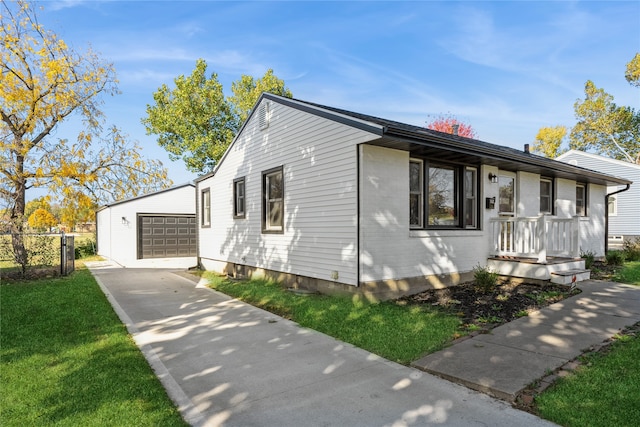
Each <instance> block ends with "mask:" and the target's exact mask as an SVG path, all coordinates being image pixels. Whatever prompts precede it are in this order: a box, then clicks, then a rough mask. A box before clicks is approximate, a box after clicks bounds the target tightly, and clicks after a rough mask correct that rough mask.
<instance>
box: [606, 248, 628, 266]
mask: <svg viewBox="0 0 640 427" xmlns="http://www.w3.org/2000/svg"><path fill="white" fill-rule="evenodd" d="M607 264H609V265H622V264H624V252H622V251H609V252H607Z"/></svg>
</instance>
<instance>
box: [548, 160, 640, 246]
mask: <svg viewBox="0 0 640 427" xmlns="http://www.w3.org/2000/svg"><path fill="white" fill-rule="evenodd" d="M557 160H559V161H561V162H565V163H569V164H571V165H576V166H581V167H583V168H587V169H592V170H595V171H599V172H603V173H606V174H610V175H614V176H619V177H622V178H625V179H627V180H629V181H633V183H634V184H632V185H631V186H630V188H629V189H628V190H626V191H624V190H625V187H620V186H610V187H608V188H607V193H608V194H612V193H616V194H612V195H611V196H609V197H608V200H607V202H608V203H607V214H608V227H609V228H608V234H609V244H610V245H612V246H620V245H621V244H622V242H623V241H625V240H635V239H637V238H640V165H637V164H634V163H630V162H623V161H621V160H615V159H610V158H608V157H603V156H599V155H597V154H592V153H585V152H584V151H577V150H570V151H567V152H566V153H564V154H562V155H561V156H559V157H558V158H557ZM620 190H623V191H620ZM618 191H620V192H618Z"/></svg>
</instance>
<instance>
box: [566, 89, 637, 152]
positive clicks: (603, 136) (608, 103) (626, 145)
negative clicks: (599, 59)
mask: <svg viewBox="0 0 640 427" xmlns="http://www.w3.org/2000/svg"><path fill="white" fill-rule="evenodd" d="M584 93H585V99H584V100H578V101H576V103H575V105H574V109H575V113H576V119H577V120H578V121H577V123H576V124H575V126H574V127H573V129H572V130H571V135H570V142H569V146H570V147H571V148H573V149H576V150H582V151H588V150H593V151H595V152H597V153H599V154H602V155H605V156H607V157H611V158H613V159H619V160H626V161H628V162H631V163H635V162H636V159H637V158H638V157H639V156H640V142H639V141H640V128H639V126H638V125H639V124H640V120H639V117H638V113H637V112H635V111H634V109H633V108H631V107H625V106H618V105H616V104H615V103H614V102H613V96H611V95H609V94H608V93H606V92H605V91H604V89H600V88H598V87H596V85H595V84H594V83H593V82H592V81H591V80H589V81H587V83H586V84H585V88H584Z"/></svg>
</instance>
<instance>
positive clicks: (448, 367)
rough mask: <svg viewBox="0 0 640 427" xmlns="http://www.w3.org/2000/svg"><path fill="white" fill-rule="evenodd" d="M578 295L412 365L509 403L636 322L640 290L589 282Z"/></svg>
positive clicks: (639, 309) (639, 311)
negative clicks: (534, 383) (586, 351)
mask: <svg viewBox="0 0 640 427" xmlns="http://www.w3.org/2000/svg"><path fill="white" fill-rule="evenodd" d="M579 287H580V289H582V293H581V294H580V295H578V296H575V297H573V298H569V299H567V300H564V301H561V302H559V303H556V304H552V305H550V306H548V307H545V308H543V309H541V310H539V311H537V312H535V313H532V314H530V315H529V316H527V317H522V318H520V319H518V320H515V321H513V322H510V323H507V324H504V325H502V326H499V327H497V328H495V329H493V330H492V331H491V332H490V333H488V334H482V335H477V336H475V337H473V338H470V339H467V340H463V341H461V342H460V343H458V344H455V345H453V346H451V347H448V348H446V349H444V350H442V351H439V352H436V353H432V354H430V355H428V356H426V357H424V358H422V359H420V360H418V361H416V362H414V363H413V364H412V365H413V366H414V367H417V368H419V369H422V370H425V371H427V372H431V373H434V374H437V375H439V376H441V377H443V378H446V379H449V380H451V381H454V382H456V383H459V384H463V385H466V386H467V387H470V388H472V389H474V390H479V391H483V392H487V393H490V394H492V395H494V396H497V397H500V398H502V399H506V400H509V401H513V400H514V399H515V397H516V396H517V395H518V393H519V392H520V391H521V390H523V389H524V388H525V387H526V386H527V385H528V384H530V383H531V382H533V381H535V380H538V379H540V378H542V377H544V376H545V375H546V374H547V373H549V372H552V371H554V370H555V369H556V368H559V367H561V366H563V365H565V364H566V363H567V362H569V361H570V360H573V359H575V358H576V357H578V356H580V355H581V354H582V353H583V352H584V351H585V350H586V349H588V348H590V347H591V346H594V345H598V344H601V343H602V342H603V341H606V340H607V339H609V338H611V337H613V336H614V335H615V334H616V333H618V332H620V330H621V329H624V327H626V326H631V325H633V324H634V323H636V322H639V321H640V287H638V286H630V285H623V284H619V283H612V282H603V281H597V280H591V281H586V282H581V283H580V286H579Z"/></svg>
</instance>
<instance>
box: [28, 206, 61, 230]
mask: <svg viewBox="0 0 640 427" xmlns="http://www.w3.org/2000/svg"><path fill="white" fill-rule="evenodd" d="M28 223H29V226H30V227H31V228H33V229H35V230H39V231H46V230H49V229H51V227H55V226H56V225H57V224H58V220H57V219H56V217H55V216H53V214H52V213H51V212H49V211H48V210H46V209H43V208H38V209H36V210H35V211H34V212H33V213H32V214H31V215H29V219H28Z"/></svg>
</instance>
